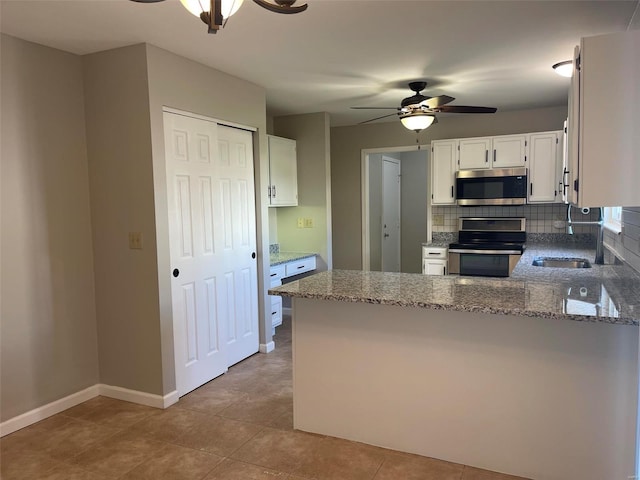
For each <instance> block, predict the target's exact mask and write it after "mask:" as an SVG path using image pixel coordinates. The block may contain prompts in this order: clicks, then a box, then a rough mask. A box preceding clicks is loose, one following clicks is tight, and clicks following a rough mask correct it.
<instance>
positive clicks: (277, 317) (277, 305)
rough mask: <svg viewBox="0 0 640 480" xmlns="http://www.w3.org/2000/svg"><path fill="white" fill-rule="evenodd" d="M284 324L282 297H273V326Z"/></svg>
mask: <svg viewBox="0 0 640 480" xmlns="http://www.w3.org/2000/svg"><path fill="white" fill-rule="evenodd" d="M279 325H282V297H278V296H272V297H271V326H272V327H274V328H275V327H277V326H279Z"/></svg>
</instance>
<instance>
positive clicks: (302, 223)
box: [298, 217, 304, 228]
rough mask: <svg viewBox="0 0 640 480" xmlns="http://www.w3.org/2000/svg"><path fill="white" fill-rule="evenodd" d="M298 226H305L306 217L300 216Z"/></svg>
mask: <svg viewBox="0 0 640 480" xmlns="http://www.w3.org/2000/svg"><path fill="white" fill-rule="evenodd" d="M298 228H304V218H302V217H300V218H298Z"/></svg>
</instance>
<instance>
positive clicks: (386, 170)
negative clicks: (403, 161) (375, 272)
mask: <svg viewBox="0 0 640 480" xmlns="http://www.w3.org/2000/svg"><path fill="white" fill-rule="evenodd" d="M381 263H382V271H383V272H399V271H400V161H399V160H396V159H394V158H389V157H383V158H382V262H381Z"/></svg>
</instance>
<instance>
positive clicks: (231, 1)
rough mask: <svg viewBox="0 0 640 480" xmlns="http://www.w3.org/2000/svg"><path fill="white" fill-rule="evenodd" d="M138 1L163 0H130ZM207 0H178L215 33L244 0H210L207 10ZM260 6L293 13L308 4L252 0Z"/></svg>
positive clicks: (280, 0)
mask: <svg viewBox="0 0 640 480" xmlns="http://www.w3.org/2000/svg"><path fill="white" fill-rule="evenodd" d="M131 1H132V2H138V3H157V2H163V1H164V0H131ZM206 1H207V0H180V2H181V3H182V5H183V6H184V7H185V8H186V9H187V10H188V11H189V12H190V13H192V14H193V15H195V16H196V17H200V19H201V20H202V21H203V22H204V23H206V24H207V26H208V27H209V29H208V33H217V32H218V30H220V29H221V28H223V27H224V25H225V23H226V20H227V19H228V18H229V17H230V16H231V15H233V14H234V13H236V12H237V11H238V9H239V8H240V6H241V5H242V3H243V2H244V0H210V8H209V11H206V10H204V7H203V6H202V3H203V2H206ZM253 1H254V3H257V4H258V5H260V6H261V7H262V8H266V9H267V10H269V11H271V12H275V13H284V14H293V13H300V12H304V11H305V10H306V9H307V7H308V5H307V4H306V3H305V4H304V5H298V6H294V3H296V1H297V0H274V1H275V2H276V3H275V4H273V3H270V2H267V1H266V0H253Z"/></svg>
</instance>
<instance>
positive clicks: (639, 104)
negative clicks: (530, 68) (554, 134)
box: [569, 29, 640, 207]
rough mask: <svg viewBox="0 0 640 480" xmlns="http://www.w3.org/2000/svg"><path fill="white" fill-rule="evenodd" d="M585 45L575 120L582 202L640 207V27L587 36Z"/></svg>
mask: <svg viewBox="0 0 640 480" xmlns="http://www.w3.org/2000/svg"><path fill="white" fill-rule="evenodd" d="M581 46H582V47H581V49H580V56H579V70H578V72H577V75H574V76H575V77H577V78H578V87H579V88H578V89H577V90H574V95H575V94H576V93H577V94H578V110H579V115H578V118H577V119H576V118H570V121H569V128H570V129H571V128H577V132H578V145H579V146H578V149H577V150H574V153H575V154H577V155H578V169H577V171H576V172H574V176H576V180H577V182H576V183H575V189H576V191H577V198H578V205H579V206H581V207H599V206H628V207H633V206H638V205H640V188H638V179H639V178H640V135H638V126H639V125H640V94H638V91H639V90H638V85H640V61H638V52H640V30H637V29H636V30H629V31H626V32H621V33H614V34H611V35H598V36H594V37H586V38H583V39H582V41H581ZM603 91H607V92H612V94H609V95H607V94H605V95H603V93H602V92H603ZM576 121H577V123H576Z"/></svg>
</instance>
